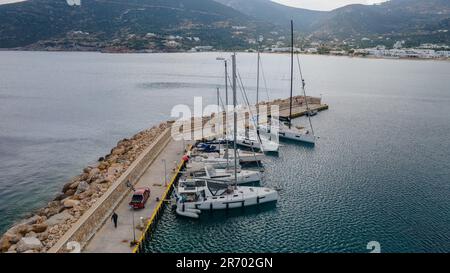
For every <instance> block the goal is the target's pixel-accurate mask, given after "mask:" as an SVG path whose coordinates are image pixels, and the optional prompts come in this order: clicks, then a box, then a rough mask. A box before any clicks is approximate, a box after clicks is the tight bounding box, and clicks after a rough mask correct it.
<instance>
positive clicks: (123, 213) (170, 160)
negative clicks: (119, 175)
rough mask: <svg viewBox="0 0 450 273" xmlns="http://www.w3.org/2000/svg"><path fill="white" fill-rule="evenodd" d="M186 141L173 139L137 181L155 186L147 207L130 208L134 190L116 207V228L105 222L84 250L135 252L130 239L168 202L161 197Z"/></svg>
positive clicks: (137, 237) (139, 184)
mask: <svg viewBox="0 0 450 273" xmlns="http://www.w3.org/2000/svg"><path fill="white" fill-rule="evenodd" d="M183 144H184V143H183V142H182V141H174V140H171V141H170V142H169V143H168V144H167V146H166V147H165V148H164V150H163V151H162V152H161V153H160V154H159V155H158V157H156V159H155V160H154V162H153V164H152V165H150V167H149V168H148V169H147V170H146V171H145V172H144V174H143V175H142V176H141V178H140V179H139V180H138V181H137V183H136V184H135V185H134V187H135V188H139V187H149V188H150V190H151V194H150V198H149V200H148V201H147V203H146V204H145V208H144V209H140V210H134V211H133V209H131V208H130V206H129V205H128V202H129V201H130V200H131V197H132V195H133V193H132V192H131V191H130V192H129V193H128V194H127V195H126V196H125V198H124V199H123V200H122V202H121V203H120V204H119V205H118V206H117V208H116V209H115V212H116V213H117V214H118V216H119V218H118V226H117V228H114V225H113V223H112V221H107V222H106V223H104V225H103V226H102V227H101V228H100V229H99V230H98V231H97V232H96V233H95V235H94V237H93V238H92V239H91V240H90V241H89V242H88V243H87V244H86V246H85V248H84V250H83V252H96V253H105V252H106V253H131V252H132V251H133V249H134V247H132V246H130V243H131V242H132V241H133V240H134V239H136V240H138V239H139V238H141V236H142V232H143V231H144V228H145V226H146V223H147V222H148V221H149V220H150V217H151V216H152V215H153V213H154V211H155V209H156V208H157V206H158V204H159V202H164V201H161V199H162V197H163V194H164V192H165V191H166V190H167V187H168V184H169V182H170V179H171V178H172V176H173V175H174V172H175V171H176V167H177V166H178V164H179V163H180V160H181V157H182V155H183V154H184V150H185V147H184V145H183ZM163 160H165V162H166V171H167V172H166V175H167V177H166V179H164V175H165V168H164V162H163ZM133 217H134V220H133ZM141 217H142V218H143V219H144V225H142V222H141V220H140V218H141ZM133 221H134V224H133ZM133 225H134V226H135V228H134V232H135V233H133Z"/></svg>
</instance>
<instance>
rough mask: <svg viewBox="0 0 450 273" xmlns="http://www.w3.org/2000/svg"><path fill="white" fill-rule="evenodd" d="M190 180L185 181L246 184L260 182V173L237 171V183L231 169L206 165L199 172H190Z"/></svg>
mask: <svg viewBox="0 0 450 273" xmlns="http://www.w3.org/2000/svg"><path fill="white" fill-rule="evenodd" d="M190 175H192V177H191V178H187V179H185V180H186V181H187V180H192V179H196V180H213V181H222V182H225V183H228V184H233V183H236V184H247V183H252V182H259V181H261V173H260V172H259V171H252V170H242V169H240V168H239V169H238V170H237V181H235V176H234V172H233V171H232V170H231V169H216V168H214V167H213V166H210V165H206V166H203V168H202V169H200V170H195V169H194V170H193V171H191V172H190Z"/></svg>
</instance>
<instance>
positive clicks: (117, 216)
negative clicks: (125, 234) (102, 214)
mask: <svg viewBox="0 0 450 273" xmlns="http://www.w3.org/2000/svg"><path fill="white" fill-rule="evenodd" d="M117 218H119V215H117V213H116V212H113V215H112V216H111V220H112V221H113V223H114V227H115V228H117Z"/></svg>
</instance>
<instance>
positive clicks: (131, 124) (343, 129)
mask: <svg viewBox="0 0 450 273" xmlns="http://www.w3.org/2000/svg"><path fill="white" fill-rule="evenodd" d="M217 56H223V57H227V58H228V57H229V54H227V53H201V54H99V53H49V52H0V231H5V230H6V229H7V227H8V226H10V225H11V224H13V223H14V221H16V220H18V219H20V218H21V217H24V216H25V215H26V213H28V212H30V211H32V210H34V209H37V208H39V207H40V206H42V205H44V204H45V203H46V202H48V201H50V200H51V199H52V197H53V196H54V195H55V194H56V193H57V192H58V191H59V190H60V189H61V187H62V185H63V184H64V183H65V182H66V181H67V180H68V179H70V177H71V176H73V175H76V174H78V173H79V172H80V171H81V169H82V168H83V167H84V166H86V165H87V164H89V163H91V162H94V161H95V160H96V159H97V158H98V157H100V156H102V155H104V154H107V153H108V152H109V150H110V149H111V148H112V147H113V146H114V145H115V144H116V142H117V141H118V140H120V139H121V138H124V137H129V136H131V135H132V134H134V133H136V132H138V131H140V130H142V129H144V128H147V127H151V126H153V125H155V124H158V123H159V122H160V121H163V120H166V119H168V118H169V117H170V109H171V107H172V106H174V105H176V104H180V103H184V104H188V105H192V104H193V96H202V97H203V98H204V99H205V101H206V103H214V102H215V92H216V91H215V88H216V87H218V86H219V87H221V84H222V82H223V79H222V74H223V67H222V64H221V63H220V62H218V61H216V57H217ZM301 61H302V66H303V69H304V71H303V72H304V76H305V78H306V82H307V91H308V93H309V95H314V96H322V97H323V100H324V102H325V103H328V104H329V105H330V109H329V110H328V111H324V112H321V113H320V114H319V115H317V116H315V117H314V118H313V125H314V126H315V131H316V133H317V135H319V136H320V140H319V141H318V143H317V145H316V146H315V147H314V148H311V147H306V146H301V145H297V144H295V143H287V142H286V143H283V146H282V148H281V150H280V154H279V156H278V157H267V158H266V159H265V160H264V166H265V172H264V180H263V181H262V182H261V184H262V185H265V186H279V187H281V188H282V190H281V191H280V200H279V202H278V203H277V204H275V205H269V206H262V207H259V208H246V209H245V210H236V211H230V212H228V213H226V212H219V213H214V214H208V213H205V214H203V215H202V217H201V219H200V220H189V219H183V218H178V217H176V216H175V215H174V214H173V213H172V212H171V211H170V210H166V213H164V216H163V218H162V220H161V221H160V222H159V225H158V228H157V230H156V233H155V234H154V237H153V239H151V240H150V241H149V242H148V244H147V245H148V249H147V250H148V251H149V252H184V251H186V252H368V250H367V249H366V245H367V243H368V242H369V241H378V242H379V243H380V244H381V250H382V251H383V252H450V77H449V75H450V62H443V61H407V60H375V59H356V58H347V57H326V56H301ZM255 63H256V55H254V54H246V53H240V54H238V68H239V72H240V74H241V76H242V77H243V81H244V84H245V85H246V88H247V91H248V95H249V97H250V98H255V85H256V79H255V78H256V67H255ZM262 63H263V70H264V75H265V79H266V83H267V92H266V91H265V89H264V88H263V91H262V95H261V96H262V97H263V98H264V99H267V97H269V98H270V99H274V98H284V97H287V96H288V95H289V57H288V56H287V55H280V54H273V55H266V54H263V56H262ZM297 89H298V88H297ZM296 92H297V93H298V92H299V90H296ZM305 122H306V120H305V119H302V118H300V119H298V120H296V123H298V124H305Z"/></svg>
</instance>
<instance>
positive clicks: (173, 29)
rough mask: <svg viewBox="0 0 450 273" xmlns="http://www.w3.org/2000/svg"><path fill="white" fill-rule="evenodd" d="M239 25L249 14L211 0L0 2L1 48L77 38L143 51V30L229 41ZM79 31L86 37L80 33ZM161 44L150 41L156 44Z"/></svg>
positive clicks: (206, 40) (212, 41) (210, 41)
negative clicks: (0, 3)
mask: <svg viewBox="0 0 450 273" xmlns="http://www.w3.org/2000/svg"><path fill="white" fill-rule="evenodd" d="M243 24H244V25H245V26H247V27H249V28H251V26H252V22H251V20H248V18H247V16H245V15H243V14H241V13H240V12H238V11H236V10H234V9H232V8H229V7H226V6H223V5H221V4H219V3H217V2H215V1H212V0H127V1H123V0H82V1H81V5H80V6H76V5H74V6H70V5H68V4H67V3H66V1H65V0H29V1H26V2H21V3H14V4H8V5H1V6H0V48H12V47H21V46H27V45H30V44H33V43H36V42H38V41H48V40H52V39H53V40H55V39H58V40H59V42H60V43H63V44H64V43H66V44H65V46H67V47H70V46H71V45H72V44H73V43H74V40H77V41H79V42H80V43H84V44H91V45H93V46H102V45H103V46H111V45H119V46H121V45H122V46H126V47H137V48H142V49H145V48H146V45H143V43H148V39H147V40H144V41H143V40H141V39H140V38H142V37H144V36H145V35H146V34H147V33H152V34H156V35H159V36H163V35H175V36H176V35H183V36H195V37H198V38H200V41H204V44H208V45H209V44H213V45H214V44H216V45H229V44H232V43H236V44H239V39H238V38H239V37H237V38H236V39H230V38H233V37H232V31H233V29H232V26H233V25H243ZM74 33H75V34H76V35H77V36H78V37H76V38H77V39H75V38H74V37H73V34H74ZM83 34H84V36H87V37H80V36H83ZM75 42H76V41H75ZM160 42H161V41H158V40H156V41H154V43H155V44H156V45H155V47H156V48H157V47H158V43H160ZM201 44H202V43H200V44H197V45H201Z"/></svg>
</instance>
